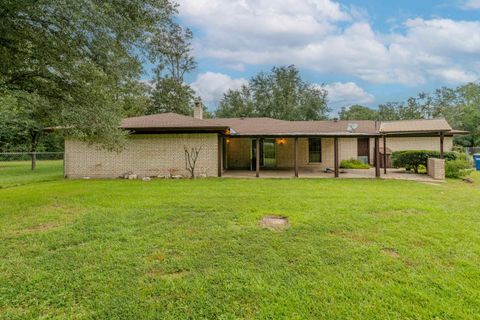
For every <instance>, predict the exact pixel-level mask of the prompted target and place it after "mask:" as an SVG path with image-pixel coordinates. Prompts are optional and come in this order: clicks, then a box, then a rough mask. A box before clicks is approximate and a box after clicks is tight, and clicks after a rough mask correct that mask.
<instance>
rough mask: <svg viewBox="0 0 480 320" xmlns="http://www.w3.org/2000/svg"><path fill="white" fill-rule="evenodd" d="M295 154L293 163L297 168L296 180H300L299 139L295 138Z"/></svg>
mask: <svg viewBox="0 0 480 320" xmlns="http://www.w3.org/2000/svg"><path fill="white" fill-rule="evenodd" d="M293 149H294V152H295V155H294V157H293V162H294V166H295V178H298V137H295V143H294V147H293Z"/></svg>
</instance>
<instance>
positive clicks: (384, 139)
mask: <svg viewBox="0 0 480 320" xmlns="http://www.w3.org/2000/svg"><path fill="white" fill-rule="evenodd" d="M383 174H387V136H383Z"/></svg>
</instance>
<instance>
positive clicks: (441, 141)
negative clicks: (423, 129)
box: [440, 131, 444, 159]
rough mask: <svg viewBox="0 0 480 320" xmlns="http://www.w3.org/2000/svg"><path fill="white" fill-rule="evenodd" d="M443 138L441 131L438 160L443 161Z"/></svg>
mask: <svg viewBox="0 0 480 320" xmlns="http://www.w3.org/2000/svg"><path fill="white" fill-rule="evenodd" d="M443 138H444V133H443V131H442V132H440V159H443Z"/></svg>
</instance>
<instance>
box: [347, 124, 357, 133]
mask: <svg viewBox="0 0 480 320" xmlns="http://www.w3.org/2000/svg"><path fill="white" fill-rule="evenodd" d="M357 128H358V124H357V123H349V124H348V126H347V131H348V132H350V133H353V132H355V130H356V129H357Z"/></svg>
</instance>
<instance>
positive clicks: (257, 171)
mask: <svg viewBox="0 0 480 320" xmlns="http://www.w3.org/2000/svg"><path fill="white" fill-rule="evenodd" d="M255 143H256V148H255V149H256V150H255V176H256V177H257V178H258V177H260V138H257V139H256V141H255Z"/></svg>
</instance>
